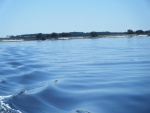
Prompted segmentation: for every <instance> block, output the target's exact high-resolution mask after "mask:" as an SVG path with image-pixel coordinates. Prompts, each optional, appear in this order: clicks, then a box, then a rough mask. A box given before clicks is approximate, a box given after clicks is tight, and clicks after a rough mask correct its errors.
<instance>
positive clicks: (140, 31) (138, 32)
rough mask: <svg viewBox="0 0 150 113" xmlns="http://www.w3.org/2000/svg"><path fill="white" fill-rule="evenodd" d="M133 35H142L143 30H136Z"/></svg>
mask: <svg viewBox="0 0 150 113" xmlns="http://www.w3.org/2000/svg"><path fill="white" fill-rule="evenodd" d="M135 33H136V34H137V35H139V34H143V33H144V31H143V30H137V31H135Z"/></svg>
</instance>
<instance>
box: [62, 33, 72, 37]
mask: <svg viewBox="0 0 150 113" xmlns="http://www.w3.org/2000/svg"><path fill="white" fill-rule="evenodd" d="M59 36H60V37H69V36H70V34H69V33H60V35H59Z"/></svg>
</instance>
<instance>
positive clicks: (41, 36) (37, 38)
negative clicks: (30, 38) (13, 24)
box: [36, 33, 45, 40]
mask: <svg viewBox="0 0 150 113" xmlns="http://www.w3.org/2000/svg"><path fill="white" fill-rule="evenodd" d="M36 40H45V37H44V36H43V34H42V33H38V34H36Z"/></svg>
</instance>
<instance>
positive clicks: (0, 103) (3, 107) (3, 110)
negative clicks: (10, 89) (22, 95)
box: [0, 96, 22, 113]
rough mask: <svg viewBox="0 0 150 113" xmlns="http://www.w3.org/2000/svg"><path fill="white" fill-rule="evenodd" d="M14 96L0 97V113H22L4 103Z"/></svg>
mask: <svg viewBox="0 0 150 113" xmlns="http://www.w3.org/2000/svg"><path fill="white" fill-rule="evenodd" d="M11 97H12V96H0V113H22V112H21V111H19V110H15V109H13V108H11V107H10V106H9V105H8V104H6V103H5V102H4V101H5V100H7V99H9V98H11Z"/></svg>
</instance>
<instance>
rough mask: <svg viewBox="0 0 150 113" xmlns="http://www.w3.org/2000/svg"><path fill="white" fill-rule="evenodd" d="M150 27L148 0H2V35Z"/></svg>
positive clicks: (144, 28) (0, 28)
mask: <svg viewBox="0 0 150 113" xmlns="http://www.w3.org/2000/svg"><path fill="white" fill-rule="evenodd" d="M127 29H133V30H138V29H142V30H150V1H149V0H0V37H5V36H7V35H19V34H28V33H29V34H30V33H31V34H32V33H52V32H58V33H59V32H72V31H82V32H90V31H112V32H115V31H116V32H120V31H126V30H127Z"/></svg>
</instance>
